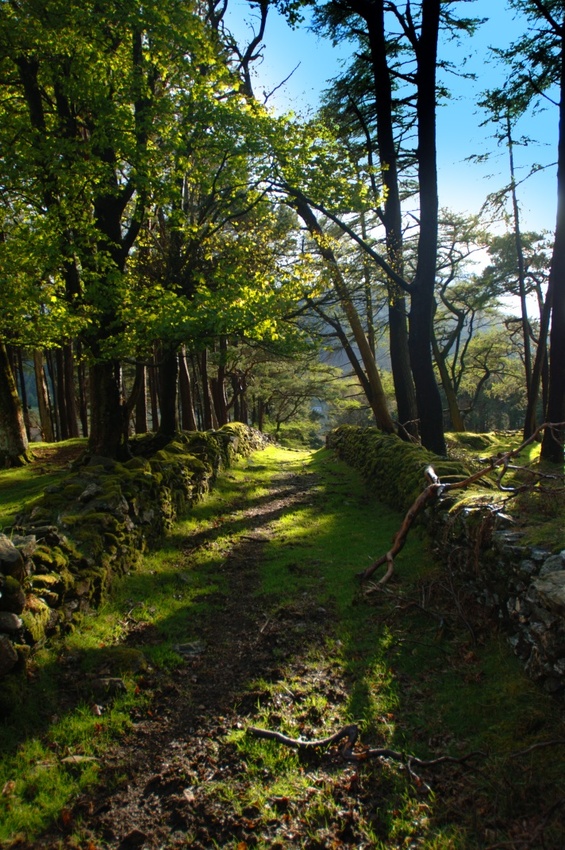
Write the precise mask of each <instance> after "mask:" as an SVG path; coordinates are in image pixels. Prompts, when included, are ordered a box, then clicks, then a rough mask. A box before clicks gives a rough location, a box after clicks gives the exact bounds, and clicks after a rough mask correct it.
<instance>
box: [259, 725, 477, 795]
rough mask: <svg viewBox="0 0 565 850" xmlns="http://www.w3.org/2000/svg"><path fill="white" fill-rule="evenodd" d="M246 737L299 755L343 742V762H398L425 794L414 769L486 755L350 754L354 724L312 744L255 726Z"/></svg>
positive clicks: (384, 750)
mask: <svg viewBox="0 0 565 850" xmlns="http://www.w3.org/2000/svg"><path fill="white" fill-rule="evenodd" d="M247 734H248V735H252V736H253V737H255V738H266V739H268V740H271V741H278V742H279V744H283V745H284V746H285V747H291V748H292V749H295V750H300V751H307V750H315V749H318V750H326V749H328V747H331V745H332V744H337V743H339V741H342V740H343V739H345V743H344V745H343V746H342V748H341V751H340V756H341V758H342V759H343V760H344V761H346V762H353V763H354V764H362V763H363V762H366V761H369V760H371V759H391V760H392V761H396V762H399V764H400V765H401V766H402V767H403V768H404V770H406V772H407V773H408V775H409V776H410V778H411V779H412V780H414V782H415V784H416V785H418V786H420V787H424V788H425V789H426V790H430V789H429V787H428V785H426V783H425V782H424V781H423V780H422V779H421V778H420V777H419V776H418V775H417V774H416V773H415V772H414V767H418V768H422V767H438V766H439V765H442V764H465V762H467V761H469V760H470V759H472V758H475V757H477V756H481V757H482V758H485V757H486V753H484V752H482V751H480V750H477V751H476V752H472V753H467V755H464V756H461V757H459V758H457V757H456V756H438V758H435V759H420V758H418V757H417V756H414V755H407V754H406V753H400V752H398V751H397V750H391V749H389V748H388V747H373V748H370V747H369V748H365V749H357V750H354V749H353V748H354V746H355V744H356V743H357V740H358V738H359V727H358V726H357V725H356V724H354V723H352V724H351V725H349V726H344V727H343V729H340V730H339V731H338V732H336V733H335V734H334V735H330V736H329V737H328V738H320V739H318V740H314V741H303V740H302V739H301V738H289V737H288V736H287V735H283V734H282V733H281V732H275V731H272V730H270V729H260V728H258V727H257V726H249V727H248V728H247Z"/></svg>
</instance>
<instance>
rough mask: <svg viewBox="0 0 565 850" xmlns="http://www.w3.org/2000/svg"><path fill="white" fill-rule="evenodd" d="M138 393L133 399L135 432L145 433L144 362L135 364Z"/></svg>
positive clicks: (145, 373)
mask: <svg viewBox="0 0 565 850" xmlns="http://www.w3.org/2000/svg"><path fill="white" fill-rule="evenodd" d="M135 372H136V380H137V381H138V382H139V393H138V395H137V398H136V400H135V433H136V434H146V433H147V367H146V366H145V364H144V363H136V364H135Z"/></svg>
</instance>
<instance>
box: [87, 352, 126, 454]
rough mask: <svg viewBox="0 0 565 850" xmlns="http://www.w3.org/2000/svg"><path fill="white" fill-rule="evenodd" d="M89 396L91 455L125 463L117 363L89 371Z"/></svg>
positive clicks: (124, 440) (103, 363) (124, 427)
mask: <svg viewBox="0 0 565 850" xmlns="http://www.w3.org/2000/svg"><path fill="white" fill-rule="evenodd" d="M90 394H91V405H90V409H91V410H92V411H93V415H92V422H91V426H90V437H89V441H88V448H89V452H90V454H93V455H102V456H103V457H109V458H116V459H118V460H121V459H125V458H126V457H127V455H128V451H127V441H126V431H127V422H126V417H125V414H124V411H125V407H124V403H123V398H122V386H121V368H120V364H119V362H118V361H117V360H109V361H105V362H102V363H95V364H94V365H93V366H92V367H91V369H90Z"/></svg>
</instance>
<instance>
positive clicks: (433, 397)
mask: <svg viewBox="0 0 565 850" xmlns="http://www.w3.org/2000/svg"><path fill="white" fill-rule="evenodd" d="M439 12H440V0H423V2H422V30H421V35H420V38H419V40H418V44H417V60H418V67H417V89H418V93H417V115H418V185H419V190H420V234H419V239H418V261H417V265H416V276H415V278H414V282H413V283H412V286H411V305H410V334H409V347H410V363H411V366H412V374H413V376H414V385H415V387H416V404H417V406H418V418H419V420H420V437H421V440H422V444H423V445H424V447H425V448H427V449H429V450H430V451H433V452H435V453H436V454H439V455H444V454H445V452H446V448H445V438H444V434H443V411H442V405H441V396H440V394H439V389H438V386H437V382H436V378H435V374H434V366H433V360H432V321H433V315H434V303H435V302H434V290H435V276H436V263H437V235H438V190H437V155H436V67H437V41H438V31H439Z"/></svg>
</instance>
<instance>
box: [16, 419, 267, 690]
mask: <svg viewBox="0 0 565 850" xmlns="http://www.w3.org/2000/svg"><path fill="white" fill-rule="evenodd" d="M263 446H264V438H263V435H261V434H259V433H258V432H255V431H253V430H252V429H250V428H247V427H246V426H244V425H240V424H233V425H228V426H225V427H224V428H222V429H220V430H219V431H214V432H205V433H201V432H197V433H189V432H183V433H179V434H178V435H177V436H176V437H175V439H173V440H171V441H169V442H168V443H167V444H166V445H165V446H164V447H162V448H159V449H157V450H156V451H152V449H153V448H155V445H154V443H152V441H151V438H148V439H141V440H138V441H135V442H134V450H135V451H136V455H135V456H134V457H132V458H131V460H128V461H126V462H125V463H118V462H117V461H114V460H111V459H109V458H104V457H96V456H93V457H90V458H88V461H87V462H86V463H84V464H82V465H79V466H78V467H77V468H76V469H75V471H74V472H72V473H71V474H70V475H69V476H68V477H67V478H65V479H64V481H62V482H61V483H58V484H55V485H52V486H51V487H48V488H47V490H46V492H45V495H44V497H43V499H42V500H41V502H40V503H39V504H37V505H36V506H35V507H34V508H33V510H32V511H31V512H30V513H29V514H25V515H22V516H20V517H18V519H17V521H16V524H15V525H14V528H13V529H12V532H11V534H10V535H7V534H0V677H3V676H6V675H7V674H10V673H17V672H18V671H21V670H22V669H23V668H25V662H26V660H27V658H28V656H29V654H30V652H31V651H32V649H33V647H35V646H37V645H38V644H41V643H42V642H43V641H44V640H45V639H46V638H48V637H49V636H51V635H53V634H55V633H57V632H61V631H64V630H65V629H68V628H69V627H70V626H71V625H72V622H73V619H74V618H75V617H76V615H77V614H78V613H80V612H83V611H85V610H87V609H89V608H92V607H95V606H97V605H98V604H99V603H100V602H101V600H102V599H103V598H104V596H105V594H106V593H107V591H108V588H109V587H110V585H111V583H112V580H113V579H114V577H116V576H120V575H123V574H124V573H126V572H129V571H130V570H133V569H135V567H136V566H137V565H138V564H139V561H140V559H141V557H142V555H143V552H144V551H145V550H146V549H147V548H148V547H150V546H151V545H153V544H155V543H156V542H157V541H158V540H159V539H160V538H161V537H162V536H163V534H164V533H165V532H166V531H167V530H168V529H169V528H170V527H171V525H172V524H173V522H174V520H175V519H176V517H177V516H179V515H180V514H182V513H183V512H185V511H186V510H188V509H189V508H190V506H191V505H192V504H194V502H195V501H197V500H198V499H200V498H201V497H202V496H203V495H204V494H205V493H206V492H207V491H208V490H209V488H210V487H211V486H212V484H213V482H214V479H215V477H216V475H217V474H218V471H219V470H221V469H222V468H224V467H228V466H229V465H230V464H231V463H232V462H233V460H234V458H236V457H237V456H245V455H247V454H249V453H250V452H251V451H252V450H254V449H257V448H260V447H263ZM148 452H149V453H150V456H149V457H145V456H144V454H146V453H148ZM0 687H1V686H0Z"/></svg>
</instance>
